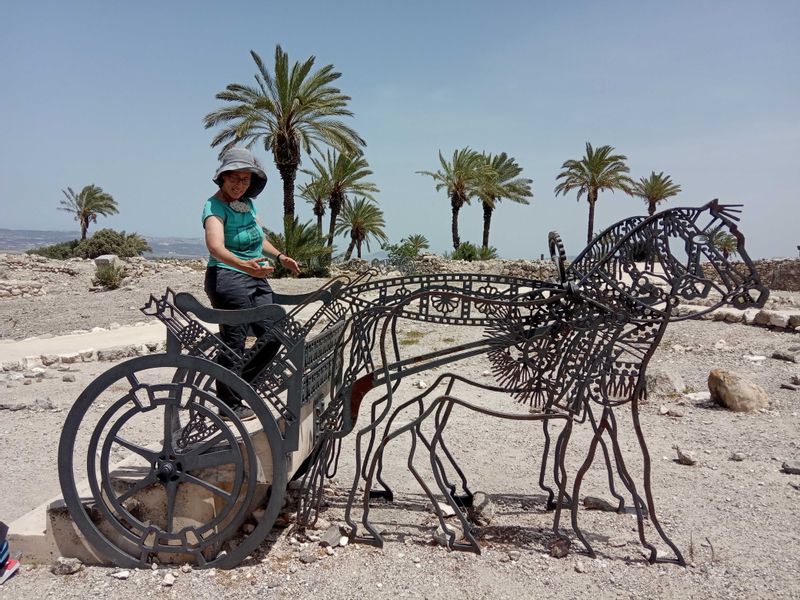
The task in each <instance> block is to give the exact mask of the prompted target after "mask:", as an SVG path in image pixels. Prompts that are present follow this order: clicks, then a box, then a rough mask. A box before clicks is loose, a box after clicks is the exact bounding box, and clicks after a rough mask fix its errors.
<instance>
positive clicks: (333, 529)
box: [319, 525, 342, 548]
mask: <svg viewBox="0 0 800 600" xmlns="http://www.w3.org/2000/svg"><path fill="white" fill-rule="evenodd" d="M340 539H342V531H341V530H340V529H339V526H338V525H331V526H330V527H328V529H327V530H326V531H325V533H323V534H322V536H321V537H320V539H319V545H320V546H322V547H323V548H324V547H325V546H334V547H335V546H338V545H339V540H340Z"/></svg>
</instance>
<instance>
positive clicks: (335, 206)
mask: <svg viewBox="0 0 800 600" xmlns="http://www.w3.org/2000/svg"><path fill="white" fill-rule="evenodd" d="M342 201H343V198H339V197H338V195H334V194H331V197H330V198H329V199H328V205H329V206H330V207H331V222H330V226H329V227H328V248H332V247H333V232H334V231H335V230H336V219H338V218H339V211H340V210H342Z"/></svg>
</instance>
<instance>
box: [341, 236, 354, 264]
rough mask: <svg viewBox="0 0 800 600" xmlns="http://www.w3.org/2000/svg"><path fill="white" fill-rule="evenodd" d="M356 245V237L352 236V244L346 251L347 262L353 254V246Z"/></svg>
mask: <svg viewBox="0 0 800 600" xmlns="http://www.w3.org/2000/svg"><path fill="white" fill-rule="evenodd" d="M355 247H356V238H350V245H349V246H347V252H345V253H344V261H345V262H347V261H348V260H350V257H351V256H352V255H353V248H355Z"/></svg>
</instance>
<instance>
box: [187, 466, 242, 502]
mask: <svg viewBox="0 0 800 600" xmlns="http://www.w3.org/2000/svg"><path fill="white" fill-rule="evenodd" d="M183 480H184V481H186V482H187V483H193V484H195V485H199V486H200V487H201V488H203V489H206V490H208V491H209V492H211V493H212V494H214V495H216V496H220V497H221V498H224V499H225V500H230V499H231V494H230V493H229V492H226V491H225V490H223V489H221V488H218V487H217V486H215V485H213V484H211V483H208V482H207V481H203V480H202V479H200V478H198V477H195V476H194V475H189V474H188V473H184V475H183Z"/></svg>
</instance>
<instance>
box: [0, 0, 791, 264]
mask: <svg viewBox="0 0 800 600" xmlns="http://www.w3.org/2000/svg"><path fill="white" fill-rule="evenodd" d="M798 31H800V2H796V1H794V0H790V1H785V2H782V1H762V2H755V1H754V2H737V1H725V2H718V1H701V2H697V1H691V2H688V1H687V2H682V1H671V2H641V1H635V2H633V1H632V2H600V1H595V2H564V3H560V2H558V3H557V2H530V1H528V2H506V3H496V4H491V3H486V2H471V1H460V2H417V1H407V2H374V1H373V2H353V1H348V0H342V1H340V2H336V3H331V2H321V1H320V2H314V1H309V2H281V3H276V2H266V1H262V2H255V1H254V2H235V1H231V2H227V3H220V2H213V3H212V2H203V1H193V2H189V1H182V0H174V1H171V2H150V1H148V0H141V1H137V2H126V3H122V2H100V1H97V2H79V1H76V2H30V3H23V2H15V3H7V4H6V5H5V6H4V8H3V19H2V21H0V58H1V59H2V60H0V75H1V76H2V78H1V79H0V81H2V91H0V139H1V140H2V144H0V180H1V181H2V182H3V185H2V188H0V190H1V191H0V217H2V218H1V219H0V227H6V228H15V229H57V230H72V229H76V224H75V222H74V221H72V220H71V217H70V215H69V214H68V213H65V212H62V211H58V210H56V207H57V206H58V203H59V200H60V199H61V198H62V197H63V196H62V194H61V190H62V189H65V188H66V187H67V186H70V187H72V188H73V189H75V190H76V191H77V190H79V189H80V188H82V187H83V186H85V185H88V184H90V183H95V184H97V185H99V186H101V187H102V188H103V189H104V190H105V191H107V192H109V193H111V194H112V195H113V196H114V198H115V199H116V200H117V202H118V204H119V207H120V214H119V215H116V216H113V217H109V218H102V217H101V218H100V220H99V222H98V224H97V225H93V226H92V228H91V229H90V233H91V231H93V230H95V229H97V228H99V227H114V228H116V229H125V230H127V231H138V232H139V233H142V234H145V235H156V236H180V237H200V236H201V235H202V229H201V224H200V213H201V209H202V205H203V202H204V200H205V199H206V198H207V197H208V196H209V195H211V194H212V193H213V192H214V191H215V187H214V186H213V184H212V183H211V181H210V178H211V175H212V173H213V171H214V169H215V166H216V155H217V151H216V150H215V149H211V148H210V147H209V142H210V140H211V137H212V132H211V131H207V130H205V129H204V128H203V126H202V118H203V116H204V115H205V114H207V113H208V112H210V111H211V110H214V109H216V108H218V107H219V106H220V105H221V104H220V103H219V102H218V101H217V100H215V98H214V95H215V94H216V93H217V92H218V91H220V90H222V89H224V87H225V86H226V85H227V84H228V83H231V82H242V83H250V82H251V81H252V77H253V74H254V72H255V65H254V63H253V62H252V59H251V58H250V56H249V51H250V49H253V50H255V51H257V52H258V53H259V54H261V56H262V57H263V58H264V59H265V61H266V62H267V64H270V62H271V60H272V57H273V55H274V51H275V45H276V44H281V46H282V47H283V48H284V50H286V51H287V52H288V53H289V57H290V59H291V60H293V61H294V60H303V59H305V58H307V57H308V56H310V55H315V56H316V57H317V65H318V66H323V65H326V64H333V65H334V66H335V67H336V69H337V70H338V71H340V72H341V73H342V77H341V79H340V80H339V84H340V87H341V89H342V91H343V92H344V93H346V94H348V95H350V96H351V97H352V102H351V105H350V106H351V109H352V110H353V112H354V113H355V117H354V118H353V119H351V120H350V124H351V125H352V126H353V127H354V128H355V129H356V130H357V131H358V132H359V133H360V134H361V135H362V137H364V138H365V139H366V141H367V148H366V150H365V155H366V158H367V159H368V161H369V163H370V166H371V168H372V170H373V171H374V173H375V174H374V177H373V181H374V182H375V183H376V184H377V185H378V186H379V187H380V189H381V193H380V194H379V195H378V197H377V199H378V201H379V203H380V206H381V208H382V209H383V211H384V213H385V216H386V221H387V228H386V230H387V233H388V235H389V237H390V239H391V240H392V241H399V239H400V238H401V237H404V236H406V235H409V234H411V233H422V234H424V235H425V236H426V237H427V238H428V239H429V240H430V241H431V244H432V249H433V250H434V251H437V252H443V251H447V250H450V249H451V248H450V246H451V244H450V206H449V202H448V200H447V198H446V196H445V194H444V192H436V191H435V189H434V186H433V182H432V180H431V179H430V178H427V177H423V176H421V175H418V174H416V173H415V171H419V170H436V169H437V168H438V158H437V154H438V152H439V150H441V151H442V152H443V153H444V154H445V156H451V155H452V153H453V151H454V150H455V149H456V148H460V147H463V146H470V147H472V148H474V149H477V150H485V151H487V152H493V153H496V152H503V151H505V152H507V153H509V154H510V155H511V156H513V157H515V158H516V160H517V161H518V162H519V163H520V165H521V166H522V167H523V168H524V175H526V176H528V177H530V178H531V179H533V190H534V198H533V201H532V203H531V204H530V206H520V205H514V204H512V203H508V202H506V203H502V204H501V205H500V206H499V208H498V209H497V210H496V211H495V215H494V219H493V223H492V234H491V240H490V242H491V244H492V245H494V246H495V247H496V248H497V249H498V251H499V254H500V255H501V256H503V257H506V258H518V257H534V256H538V255H539V254H540V253H543V252H546V247H547V244H546V240H547V232H548V231H550V230H553V229H555V230H558V231H559V232H561V234H562V237H563V238H564V239H565V243H566V246H567V251H568V253H569V254H575V253H577V251H578V250H579V249H580V248H581V247H582V246H583V243H584V241H585V235H586V234H585V231H586V220H587V208H588V207H587V204H586V202H585V201H582V202H581V203H580V204H579V203H577V202H576V200H575V195H574V194H573V195H570V196H567V197H563V196H559V197H558V198H556V197H555V195H554V193H553V188H554V186H555V184H556V181H555V178H556V175H557V174H558V172H559V169H560V166H561V164H562V163H563V162H564V161H565V160H567V159H570V158H576V159H577V158H580V157H581V156H582V154H583V152H584V144H585V142H587V141H589V142H591V143H592V144H593V145H595V146H600V145H603V144H609V145H612V146H614V147H615V148H616V150H617V151H618V152H619V153H622V154H625V155H626V156H627V157H628V164H629V166H630V168H631V175H632V176H634V177H635V178H637V179H638V178H639V177H642V176H646V175H649V173H650V172H651V171H652V170H655V171H656V172H658V171H664V172H665V173H666V174H668V175H670V176H671V177H672V179H673V180H674V181H675V182H676V183H679V184H680V185H681V186H682V187H683V193H682V194H681V195H680V196H678V197H677V198H675V199H673V200H671V201H670V202H669V203H668V204H667V205H666V206H682V205H698V204H702V203H705V202H707V201H708V200H711V199H712V198H720V199H721V200H722V201H723V202H726V203H741V204H744V214H743V219H742V230H743V231H744V232H745V235H746V236H747V240H748V245H747V247H748V249H749V251H750V253H751V254H752V255H753V256H754V257H770V256H795V255H796V254H797V250H796V246H797V245H798V244H800V234H799V233H798V223H800V219H798V214H800V210H799V209H798V185H797V178H798V174H799V173H800V168H798V167H800V164H798V163H799V162H800V161H799V159H798V157H799V156H800V68H798V65H800V35H798ZM257 154H258V156H259V157H260V158H261V159H262V161H263V162H264V163H265V164H266V165H267V166H268V173H269V177H270V182H269V184H268V187H267V189H266V191H265V192H264V193H262V195H261V196H260V197H259V199H258V202H257V206H258V209H259V213H260V214H261V215H262V217H263V218H264V220H265V221H266V224H267V225H268V226H274V227H277V226H278V225H279V223H280V217H281V202H282V200H281V188H280V180H279V177H278V174H277V171H276V169H275V167H274V164H273V162H272V156H271V155H270V154H267V153H266V152H265V151H264V150H263V149H259V150H258V151H257ZM309 165H310V161H309V160H306V161H305V166H309ZM666 206H665V207H666ZM644 211H645V204H644V202H642V201H640V200H637V199H633V198H630V197H628V196H625V195H624V194H620V193H617V194H608V193H606V194H602V195H601V196H600V200H599V202H598V205H597V213H596V229H598V230H599V229H600V228H601V227H604V226H606V225H609V224H611V223H612V222H614V221H616V220H618V219H621V218H624V217H626V216H629V215H631V214H636V213H642V212H644ZM298 213H299V215H300V217H301V219H303V220H311V219H312V218H313V215H312V213H311V210H310V206H308V205H306V204H304V203H303V202H302V201H299V202H298ZM461 215H462V216H461V219H460V231H461V237H462V239H463V240H470V241H473V242H480V237H481V223H482V221H481V216H482V213H481V210H480V205H479V203H478V202H473V204H472V205H471V206H466V207H465V208H464V209H463V210H462V213H461ZM338 245H339V247H340V248H343V247H344V243H343V241H342V242H339V244H338ZM373 249H374V247H373Z"/></svg>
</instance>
